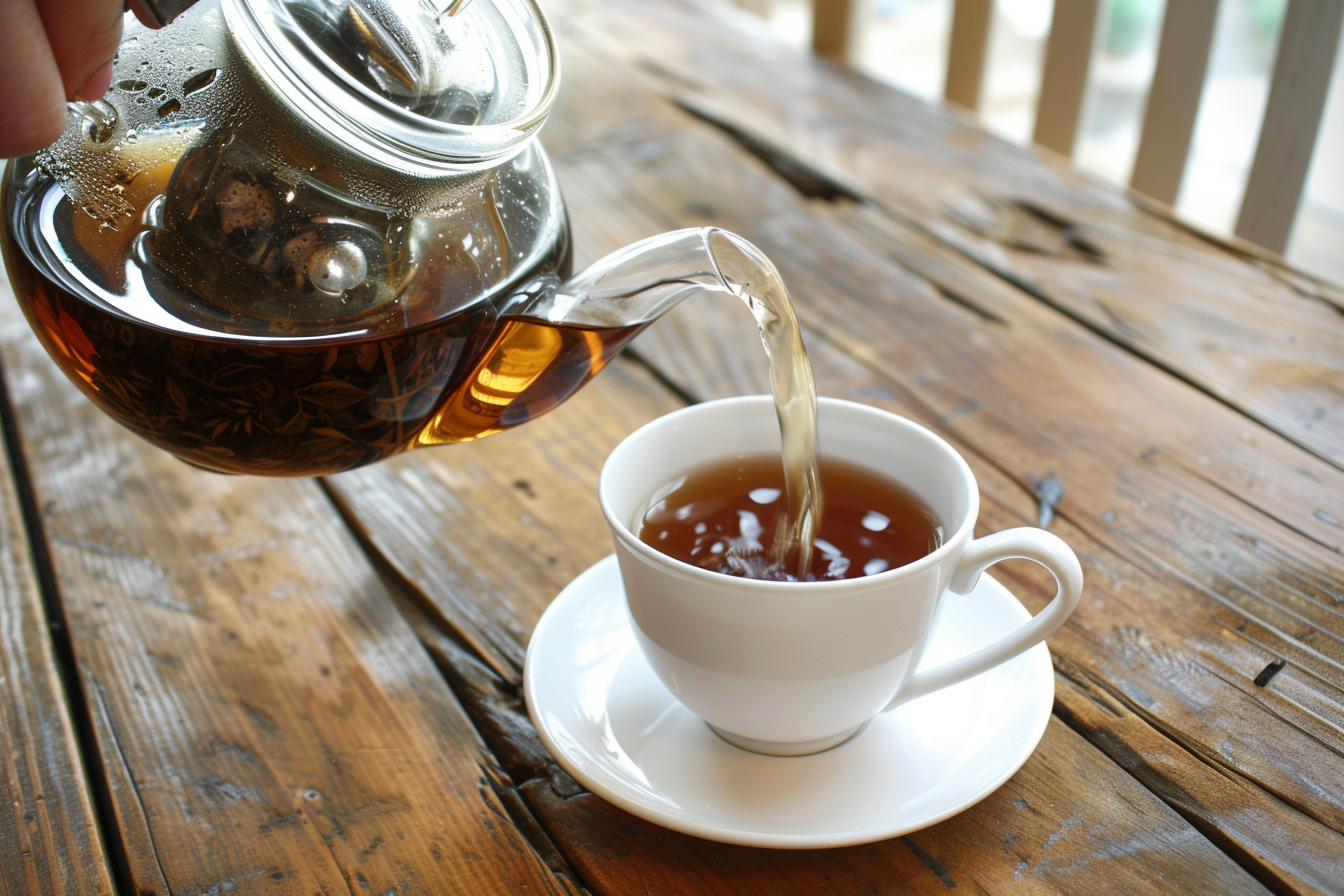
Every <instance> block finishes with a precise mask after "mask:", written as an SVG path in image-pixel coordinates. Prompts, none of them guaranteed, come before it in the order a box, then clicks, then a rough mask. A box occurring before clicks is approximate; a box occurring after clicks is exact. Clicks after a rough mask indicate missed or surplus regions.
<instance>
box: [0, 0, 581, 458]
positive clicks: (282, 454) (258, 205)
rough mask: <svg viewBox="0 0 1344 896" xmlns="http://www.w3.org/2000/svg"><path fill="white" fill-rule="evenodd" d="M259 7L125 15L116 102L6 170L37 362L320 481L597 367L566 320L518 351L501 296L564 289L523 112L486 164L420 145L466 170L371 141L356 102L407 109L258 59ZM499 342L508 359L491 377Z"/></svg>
mask: <svg viewBox="0 0 1344 896" xmlns="http://www.w3.org/2000/svg"><path fill="white" fill-rule="evenodd" d="M253 6H254V5H252V4H248V3H247V2H245V0H224V2H223V4H222V5H221V4H220V3H219V2H217V0H206V2H202V3H199V4H197V5H196V6H195V7H193V8H192V9H191V10H189V11H188V12H187V13H186V14H185V15H184V16H183V17H182V18H180V19H179V20H178V21H177V22H175V23H174V24H173V25H172V26H170V27H169V28H166V29H163V30H162V31H150V30H148V29H145V28H142V27H140V26H138V25H136V24H134V23H133V22H132V20H131V19H129V18H128V20H127V25H126V37H125V39H124V41H123V44H122V48H121V50H120V52H119V53H118V57H117V59H116V61H115V64H114V76H113V86H112V88H111V90H110V92H109V96H108V97H107V98H106V99H105V100H103V101H100V102H99V103H97V104H93V105H87V104H85V105H80V106H78V107H76V108H72V111H71V114H70V120H69V124H68V126H67V129H66V132H65V133H64V134H63V135H62V137H61V138H60V140H58V141H57V143H56V144H53V146H52V147H50V148H48V149H47V150H44V151H43V152H41V153H38V154H37V155H36V156H33V157H28V158H25V159H19V160H16V161H15V162H14V163H12V164H11V165H10V166H9V168H8V170H7V171H6V174H5V180H4V185H3V194H2V197H0V198H2V201H3V214H4V221H3V240H2V242H3V249H4V255H5V262H6V267H7V268H8V270H9V272H10V277H11V280H12V282H13V284H14V286H15V293H16V295H17V296H18V298H19V301H20V304H21V305H22V306H23V309H24V312H25V314H26V316H27V318H28V320H29V322H30V324H31V325H32V327H33V329H34V330H35V332H36V333H37V334H38V337H39V338H40V340H41V341H42V343H43V345H44V346H45V348H46V349H47V351H48V353H49V354H50V355H51V356H52V358H53V359H54V360H55V361H56V362H57V364H58V365H59V366H60V367H61V368H62V370H63V371H64V372H65V373H66V375H67V376H68V377H69V378H70V379H71V380H72V381H73V382H74V383H75V384H76V385H77V386H78V387H79V388H80V389H81V390H82V391H83V392H84V394H85V395H87V396H88V397H89V398H90V399H91V400H92V401H93V402H94V403H95V404H96V405H97V406H98V407H100V408H101V409H102V410H104V411H106V412H107V413H108V414H110V415H111V416H112V417H114V418H115V419H116V420H117V421H118V422H120V423H122V424H123V425H125V426H127V427H129V428H130V429H131V430H133V431H134V432H136V433H137V434H139V435H141V436H142V437H144V438H146V439H148V440H149V441H151V442H153V443H154V444H156V445H158V446H159V447H162V448H164V449H166V450H168V451H171V452H173V453H174V454H176V455H177V456H179V457H181V458H182V459H183V460H186V461H188V462H190V463H193V464H196V465H199V466H202V467H206V468H209V469H213V470H218V471H222V472H234V473H254V474H262V475H317V474H324V473H331V472H337V471H340V470H344V469H350V468H352V467H355V466H359V465H361V464H364V463H369V462H373V461H377V460H381V459H383V458H385V457H388V456H391V455H393V454H396V453H399V452H401V451H404V450H407V449H408V448H412V447H416V446H417V445H422V444H439V443H443V442H450V441H461V440H464V439H469V438H476V437H479V436H480V435H482V434H486V433H488V432H493V431H497V430H498V429H499V428H503V427H504V426H507V425H516V423H517V422H522V420H524V419H527V418H528V416H530V415H529V414H527V413H524V412H523V411H522V409H521V407H515V408H513V414H512V416H511V417H510V416H508V414H507V413H506V412H507V411H508V410H509V407H510V406H511V405H513V404H514V399H516V398H518V397H519V396H520V395H524V394H525V393H527V391H528V390H529V389H530V388H532V387H534V386H535V387H537V388H536V389H534V390H533V391H534V392H536V391H541V392H546V391H550V392H555V391H556V390H555V389H554V388H551V387H548V386H547V382H546V381H547V380H548V378H553V377H554V376H556V375H560V374H556V373H554V372H553V370H552V369H553V368H557V366H558V367H559V368H563V369H568V368H573V367H576V365H578V361H577V360H576V357H577V356H575V357H571V355H573V354H574V353H575V352H579V353H582V352H583V351H587V352H588V353H589V354H592V352H593V351H595V350H596V351H598V354H599V355H600V354H601V353H602V352H601V350H600V349H594V344H595V343H594V340H593V339H592V338H586V339H585V338H583V337H582V336H580V337H579V338H573V337H574V336H575V334H570V333H566V332H563V331H556V332H555V333H552V334H551V335H550V336H549V337H541V336H537V335H536V334H528V337H527V338H529V339H531V341H532V342H533V343H537V345H535V346H533V347H532V350H531V354H530V355H529V354H528V352H527V351H521V350H520V349H519V348H518V346H517V345H513V343H516V342H517V341H518V338H519V336H520V334H519V333H518V332H517V331H518V329H519V327H518V325H516V323H514V322H513V321H511V319H510V317H509V308H510V307H511V305H512V304H515V303H516V302H517V300H518V298H519V297H526V296H529V295H534V294H535V293H536V292H537V291H538V290H542V289H546V288H549V287H550V286H552V285H554V284H555V283H558V282H560V281H561V280H563V279H564V278H565V277H567V276H568V275H569V263H570V261H569V259H570V252H569V238H568V230H567V224H566V216H565V211H564V207H563V204H562V202H561V199H560V195H559V190H558V188H557V185H556V182H555V177H554V173H553V171H552V168H551V165H550V163H549V161H548V159H547V158H546V154H545V152H544V151H543V150H542V148H541V146H540V145H539V144H538V143H537V142H536V140H535V137H534V136H533V133H534V131H535V123H533V124H529V125H528V127H530V128H531V130H528V127H524V128H519V127H506V128H505V131H507V132H508V133H505V134H504V135H503V137H502V138H501V137H500V135H499V134H494V135H493V137H492V139H493V140H494V143H493V144H492V146H493V151H489V152H485V151H481V152H477V151H476V150H480V149H481V146H482V145H483V144H482V143H481V141H482V140H483V139H485V138H483V137H481V135H480V134H479V133H477V132H476V131H477V130H479V129H474V128H472V127H460V126H458V125H454V124H450V125H447V126H445V128H443V129H440V130H442V131H443V133H438V134H437V135H435V134H431V136H432V137H435V138H436V139H440V141H442V140H444V139H449V138H451V139H454V140H458V144H461V143H462V141H463V140H466V141H468V144H469V145H467V150H468V151H466V152H460V153H458V156H459V157H447V156H444V155H443V154H442V153H438V152H434V151H426V150H425V148H424V147H415V146H411V145H408V144H407V143H406V141H405V140H402V139H399V138H397V135H396V133H392V137H391V138H389V136H388V133H383V132H372V131H370V130H369V129H368V128H366V127H364V123H363V122H362V120H361V107H360V106H359V103H365V104H367V105H369V106H370V108H372V109H373V111H372V112H370V113H369V114H370V115H371V116H372V115H374V114H390V115H392V117H393V118H395V117H396V116H397V115H400V114H401V113H399V112H397V110H396V108H393V109H392V112H391V113H389V112H388V109H387V108H383V107H379V106H377V104H375V103H372V101H370V100H369V99H368V98H367V97H364V96H363V95H362V94H358V93H354V94H352V95H353V96H354V100H350V98H349V97H346V98H345V100H347V101H348V102H346V106H347V107H348V108H346V109H345V112H342V109H341V108H340V105H341V102H340V98H339V97H338V98H337V100H338V101H335V102H332V103H327V104H325V105H324V104H323V102H322V97H321V96H318V97H308V98H307V99H305V97H304V96H303V93H302V91H303V90H304V89H309V88H311V86H312V85H311V83H309V81H311V80H312V79H313V78H315V77H316V76H310V77H309V81H304V80H303V79H302V78H297V76H296V75H295V73H294V72H293V71H292V70H290V68H292V66H291V67H290V68H286V66H287V65H289V62H286V59H288V60H289V61H290V62H292V59H291V58H290V57H292V56H294V55H295V54H293V53H289V54H288V56H286V57H285V59H282V60H280V62H276V60H274V59H269V58H268V56H267V54H268V52H270V50H274V49H275V46H274V44H273V43H272V44H268V43H267V41H266V31H265V27H263V25H259V24H257V23H256V22H254V21H250V20H249V18H248V17H249V16H254V13H255V10H254V9H253ZM258 6H259V5H258ZM481 7H482V9H483V10H484V12H486V13H489V12H490V11H491V10H493V9H494V7H493V6H490V4H488V3H486V4H481ZM351 8H353V7H351ZM305 14H307V13H305ZM254 17H255V16H254ZM323 27H327V26H326V25H324V26H323ZM319 36H320V35H319ZM268 47H269V48H270V50H268ZM297 55H299V56H302V54H297ZM299 74H303V73H302V72H300V73H299ZM287 78H288V79H289V81H288V82H287V81H286V79H287ZM296 78H297V81H296ZM295 83H298V84H299V87H298V88H296V87H295ZM354 88H360V89H363V88H362V87H360V85H358V84H356V85H354V87H353V88H351V90H354ZM453 89H454V90H456V89H457V88H453ZM296 91H298V92H297V93H296ZM461 93H462V91H460V90H459V91H458V92H457V93H456V94H453V99H452V101H453V102H454V103H457V105H456V106H453V107H452V110H451V114H452V115H455V116H457V117H458V118H461V117H462V116H463V115H466V116H468V117H469V116H471V115H477V116H478V117H479V116H480V115H481V114H482V113H481V110H480V109H478V108H475V107H474V106H472V103H475V104H476V106H480V105H481V104H482V103H488V102H491V101H493V97H492V95H491V94H489V93H488V92H486V93H485V94H482V96H484V99H482V98H481V96H475V95H472V96H468V97H467V100H466V101H465V106H466V107H467V108H466V111H465V112H463V111H462V107H463V105H464V101H463V100H462V98H461V96H459V95H458V94H461ZM356 101H358V102H356ZM436 102H440V103H443V102H446V101H445V100H442V99H439V100H436ZM352 103H353V104H354V105H352ZM383 105H384V106H386V105H387V104H383ZM346 112H348V113H349V114H345V113H346ZM487 112H488V110H487ZM402 117H403V118H406V117H408V116H402ZM394 123H395V122H394ZM422 124H423V123H422ZM459 124H460V123H459ZM506 124H507V123H506ZM428 129H429V130H433V128H432V127H429V128H428ZM385 130H386V129H385ZM393 130H395V129H393ZM485 130H486V131H489V127H488V126H487V127H485ZM444 134H447V137H444ZM394 138H396V139H394ZM473 140H474V141H476V142H475V143H470V141H473ZM455 145H457V144H455ZM440 148H441V147H440ZM451 148H452V147H450V149H451ZM459 148H460V146H459ZM486 148H487V149H489V147H486ZM473 152H474V153H475V154H473ZM501 340H504V341H505V342H509V343H510V345H512V347H511V348H509V351H508V352H504V349H505V348H506V346H505V345H504V344H503V343H502V342H501ZM524 341H526V340H524ZM601 342H602V340H601V339H600V338H599V339H597V340H596V343H601ZM520 351H521V354H520ZM501 353H505V354H508V355H510V356H511V357H512V359H513V362H514V366H515V367H517V363H518V362H519V359H520V358H521V357H524V356H526V359H527V364H526V365H524V366H525V367H526V368H527V369H512V368H511V371H512V372H511V373H510V374H509V375H507V376H505V375H501V373H500V370H499V368H500V363H501V358H500V357H499V356H500V355H501ZM585 360H591V359H585ZM600 366H601V362H599V363H597V364H595V365H593V364H589V367H591V368H592V372H595V371H596V369H599V368H600ZM548 371H552V372H549V373H548ZM565 375H568V374H565ZM589 375H591V373H590V374H589ZM570 378H571V379H572V375H570ZM538 381H541V382H540V383H538ZM571 391H572V390H571ZM565 394H568V393H565ZM533 397H535V396H533ZM526 404H529V402H524V405H526ZM530 404H531V405H532V406H533V407H534V408H536V412H540V410H544V408H543V407H542V404H544V402H542V403H538V402H536V401H532V402H530ZM445 415H446V416H445ZM450 418H451V419H450ZM501 419H504V420H505V421H506V422H505V423H501V422H500V420H501ZM509 420H512V421H513V422H512V423H509V422H508V421H509ZM450 424H451V425H450Z"/></svg>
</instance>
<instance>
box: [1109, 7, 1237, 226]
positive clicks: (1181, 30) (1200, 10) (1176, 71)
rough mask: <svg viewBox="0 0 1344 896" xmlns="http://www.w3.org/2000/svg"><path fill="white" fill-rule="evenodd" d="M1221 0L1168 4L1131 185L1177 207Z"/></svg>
mask: <svg viewBox="0 0 1344 896" xmlns="http://www.w3.org/2000/svg"><path fill="white" fill-rule="evenodd" d="M1217 18H1218V0H1185V2H1180V3H1168V4H1167V9H1166V12H1165V13H1164V15H1163V18H1162V37H1161V40H1160V42H1159V44H1158V50H1157V67H1156V68H1155V69H1154V70H1153V83H1152V86H1151V87H1149V89H1148V100H1147V103H1146V104H1145V105H1144V110H1143V129H1142V130H1141V131H1140V137H1139V150H1138V154H1137V155H1136V156H1135V157H1134V171H1133V173H1132V174H1131V175H1130V179H1129V185H1130V186H1131V187H1133V188H1134V189H1136V190H1138V191H1139V192H1141V193H1146V194H1147V195H1149V196H1151V197H1153V198H1154V199H1157V200H1159V201H1160V202H1165V203H1166V204H1167V205H1175V204H1176V197H1177V195H1179V193H1180V192H1181V179H1182V178H1183V176H1184V174H1185V164H1186V158H1187V157H1188V156H1189V154H1190V139H1191V137H1192V136H1193V135H1194V133H1195V118H1196V116H1197V115H1198V114H1199V100H1200V97H1201V96H1202V95H1203V93H1204V76H1205V75H1206V74H1207V73H1208V68H1209V50H1210V48H1211V47H1212V46H1213V26H1214V25H1215V24H1216V20H1217Z"/></svg>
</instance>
